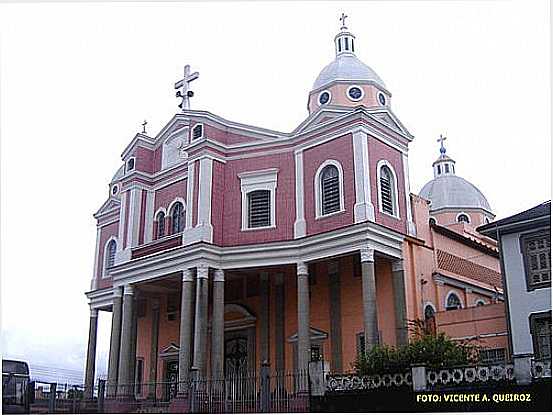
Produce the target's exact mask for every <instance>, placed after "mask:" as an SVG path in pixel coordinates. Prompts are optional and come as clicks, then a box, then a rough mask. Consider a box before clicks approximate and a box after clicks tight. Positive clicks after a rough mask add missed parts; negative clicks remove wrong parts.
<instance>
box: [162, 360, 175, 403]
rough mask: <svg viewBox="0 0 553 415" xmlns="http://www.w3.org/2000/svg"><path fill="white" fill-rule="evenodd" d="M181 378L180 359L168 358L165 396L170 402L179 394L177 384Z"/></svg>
mask: <svg viewBox="0 0 553 415" xmlns="http://www.w3.org/2000/svg"><path fill="white" fill-rule="evenodd" d="M178 380H179V361H178V360H168V361H167V362H166V368H165V385H164V392H163V396H164V398H165V401H166V402H169V401H170V400H171V399H173V398H174V397H175V396H176V395H177V384H178Z"/></svg>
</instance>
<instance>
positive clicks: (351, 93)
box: [348, 86, 363, 101]
mask: <svg viewBox="0 0 553 415" xmlns="http://www.w3.org/2000/svg"><path fill="white" fill-rule="evenodd" d="M348 97H349V98H350V99H352V100H353V101H359V100H360V99H361V98H363V90H362V89H361V88H359V87H358V86H352V87H350V88H349V89H348Z"/></svg>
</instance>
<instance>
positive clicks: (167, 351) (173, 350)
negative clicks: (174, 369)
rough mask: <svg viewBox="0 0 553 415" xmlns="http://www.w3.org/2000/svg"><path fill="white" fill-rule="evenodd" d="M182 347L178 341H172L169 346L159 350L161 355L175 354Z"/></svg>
mask: <svg viewBox="0 0 553 415" xmlns="http://www.w3.org/2000/svg"><path fill="white" fill-rule="evenodd" d="M179 350H180V347H179V346H178V345H177V344H176V343H171V344H169V346H167V347H165V348H164V349H162V350H161V352H159V356H160V357H164V356H174V355H177V354H179Z"/></svg>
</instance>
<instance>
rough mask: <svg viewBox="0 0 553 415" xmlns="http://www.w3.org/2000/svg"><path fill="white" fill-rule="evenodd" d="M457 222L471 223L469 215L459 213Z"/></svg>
mask: <svg viewBox="0 0 553 415" xmlns="http://www.w3.org/2000/svg"><path fill="white" fill-rule="evenodd" d="M457 222H459V223H470V218H469V215H467V214H466V213H459V214H458V215H457Z"/></svg>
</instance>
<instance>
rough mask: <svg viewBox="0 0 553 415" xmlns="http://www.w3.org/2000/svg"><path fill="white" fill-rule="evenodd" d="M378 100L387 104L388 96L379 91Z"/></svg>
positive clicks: (381, 103)
mask: <svg viewBox="0 0 553 415" xmlns="http://www.w3.org/2000/svg"><path fill="white" fill-rule="evenodd" d="M378 102H380V105H386V97H385V96H384V94H383V93H382V92H379V93H378Z"/></svg>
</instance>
